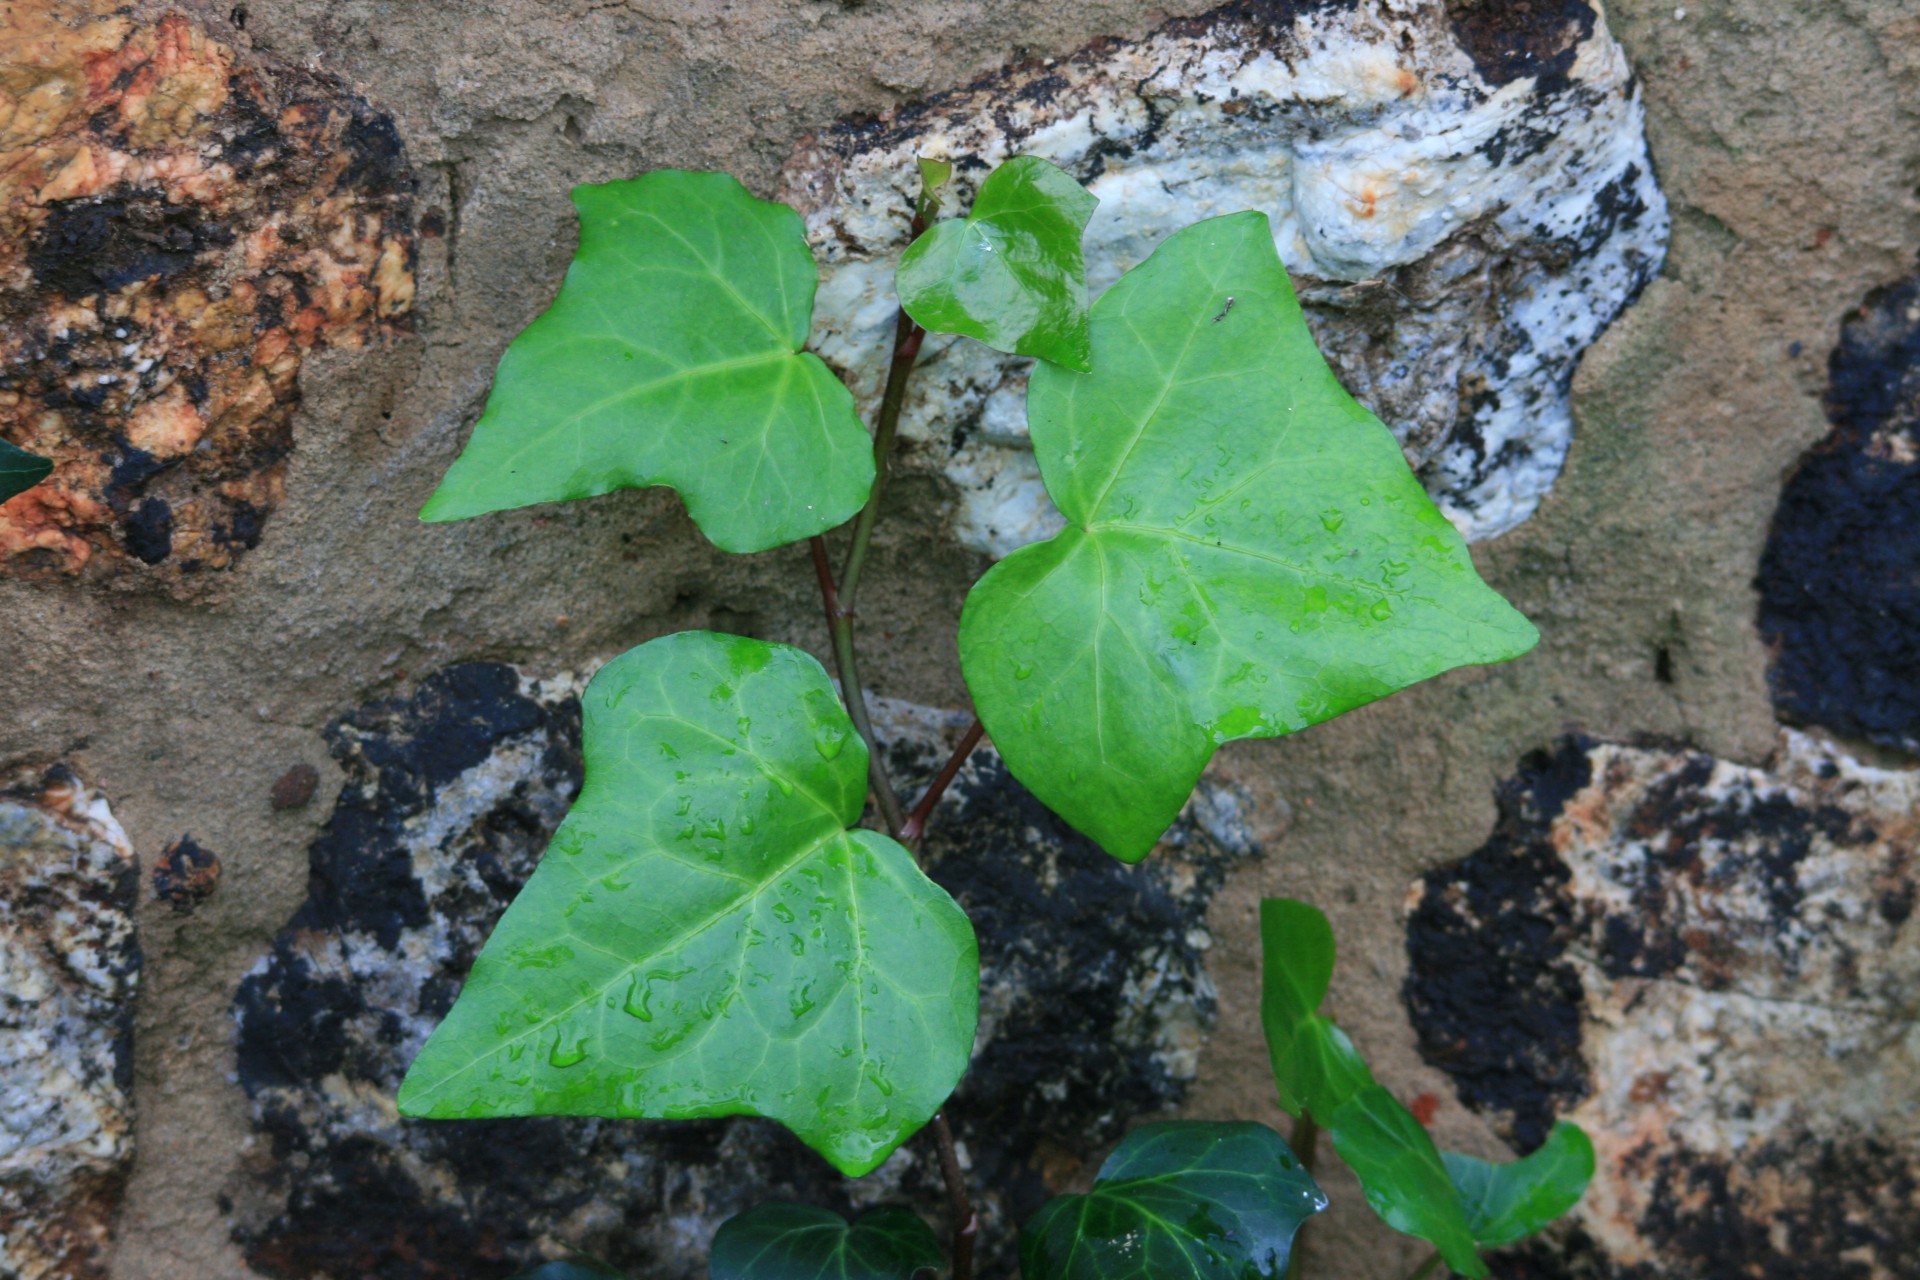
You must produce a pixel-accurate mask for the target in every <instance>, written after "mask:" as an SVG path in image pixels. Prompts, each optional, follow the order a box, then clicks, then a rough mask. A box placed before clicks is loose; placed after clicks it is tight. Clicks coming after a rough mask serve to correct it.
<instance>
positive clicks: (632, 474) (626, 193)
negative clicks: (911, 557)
mask: <svg viewBox="0 0 1920 1280" xmlns="http://www.w3.org/2000/svg"><path fill="white" fill-rule="evenodd" d="M573 203H574V207H575V208H577V209H578V210H579V212H580V249H579V252H578V253H577V254H576V255H575V256H574V260H573V265H572V267H570V268H569V269H568V271H567V280H566V284H565V285H564V286H563V287H562V288H561V290H560V296H559V297H557V298H555V299H554V302H553V306H551V307H550V308H548V309H547V311H546V313H545V314H544V315H542V316H540V317H539V318H538V319H537V320H535V321H534V322H533V323H532V324H530V325H528V326H527V327H526V329H525V330H524V331H523V332H522V333H521V334H520V336H519V337H517V338H515V339H514V340H513V344H512V345H511V346H509V347H508V348H507V353H506V355H505V356H503V357H502V358H501V360H500V369H499V372H498V373H497V374H496V375H495V377H494V383H493V394H492V395H491V396H489V397H488V399H487V408H486V412H485V413H483V414H482V415H481V416H480V421H479V423H478V424H477V425H476V426H475V427H474V429H473V437H472V439H470V440H469V441H468V442H467V447H466V450H465V451H464V452H463V453H461V455H460V456H459V458H458V459H456V460H455V462H454V464H453V466H452V467H451V468H449V469H448V471H447V476H446V479H445V480H443V481H442V482H441V484H440V488H439V489H438V490H437V491H436V492H435V493H434V495H433V497H432V498H431V499H430V500H429V501H428V503H427V505H426V507H425V509H423V510H422V511H421V513H420V516H421V518H422V519H423V520H460V519H465V518H466V517H468V516H475V515H480V514H482V513H483V512H488V511H499V510H503V509H505V508H508V507H524V506H528V505H530V504H532V503H536V502H556V501H561V500H564V499H570V498H588V497H592V496H594V495H596V494H602V493H609V492H611V491H613V490H615V489H639V488H644V487H646V486H648V485H659V484H665V485H671V486H673V487H674V488H675V489H677V490H679V492H680V496H681V497H682V498H683V499H685V501H686V504H687V511H688V513H689V514H690V515H691V516H692V517H693V520H694V523H696V524H698V525H699V526H700V529H701V531H702V532H703V533H705V534H706V535H707V537H709V538H711V539H712V540H713V541H714V543H715V544H717V545H718V546H720V547H723V548H725V549H726V550H728V551H762V550H765V549H766V548H768V547H774V546H779V545H781V544H782V543H787V542H793V541H796V540H798V539H801V538H806V537H809V536H811V535H813V534H816V533H821V532H824V531H825V530H827V529H831V528H833V527H834V526H835V525H838V524H840V523H842V522H843V521H845V520H847V519H848V518H849V517H851V516H852V515H853V514H854V513H855V512H856V511H858V510H859V509H860V507H861V505H862V504H863V503H864V502H865V501H866V499H867V492H868V490H869V489H870V488H871V487H872V485H873V446H872V444H871V443H870V441H869V440H868V437H867V433H866V430H865V428H864V427H862V426H861V425H860V419H859V417H858V415H857V414H856V413H855V412H854V407H853V397H852V396H851V395H850V394H849V393H848V391H847V389H846V388H845V387H844V386H842V385H841V384H840V382H839V380H838V379H837V378H835V377H834V376H833V374H832V373H831V372H830V371H829V370H828V369H827V366H826V365H824V364H823V363H821V361H820V359H819V358H818V357H817V356H814V355H812V354H810V353H807V352H804V351H802V350H801V348H802V347H803V346H804V345H805V343H806V341H807V331H808V328H809V326H810V325H811V323H812V316H813V292H814V286H815V284H816V282H817V273H816V269H815V267H814V262H813V256H812V254H811V253H810V252H809V251H808V249H807V242H806V238H805V235H804V234H803V232H802V229H801V223H800V217H799V215H798V214H796V213H794V211H793V210H791V209H789V208H787V207H786V206H785V205H782V204H771V203H768V202H766V201H762V200H756V199H754V198H753V197H752V196H751V195H749V194H747V190H746V188H744V187H742V186H741V185H740V184H739V183H738V182H736V181H734V180H733V179H732V178H730V177H728V176H726V175H725V174H720V173H684V172H681V171H678V170H673V169H663V170H660V171H658V172H655V173H649V174H646V175H644V176H642V177H639V178H635V179H633V180H631V181H628V182H609V183H606V184H604V185H599V186H581V187H575V188H574V191H573Z"/></svg>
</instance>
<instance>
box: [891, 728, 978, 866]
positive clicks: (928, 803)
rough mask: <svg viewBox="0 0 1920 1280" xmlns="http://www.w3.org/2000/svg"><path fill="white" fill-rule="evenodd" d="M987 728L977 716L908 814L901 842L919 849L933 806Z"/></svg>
mask: <svg viewBox="0 0 1920 1280" xmlns="http://www.w3.org/2000/svg"><path fill="white" fill-rule="evenodd" d="M984 732H985V730H984V729H983V728H982V727H981V725H980V721H979V720H978V719H977V718H976V719H975V720H974V722H973V724H972V725H970V726H969V727H968V729H967V732H966V736H965V737H963V738H961V739H960V745H959V746H957V747H955V748H954V749H953V754H952V755H950V756H948V757H947V762H946V764H944V765H942V766H941V767H940V776H939V777H937V778H935V779H934V780H933V785H932V786H930V787H928V788H927V794H925V795H923V796H921V797H920V803H919V804H916V805H915V806H913V812H912V813H910V814H908V815H907V825H906V826H904V827H901V828H900V842H901V843H902V844H904V845H906V846H907V847H908V848H909V849H917V848H918V846H919V844H920V838H921V837H922V836H924V835H926V834H927V820H928V819H929V818H931V817H932V816H933V807H934V806H935V805H937V804H939V803H940V797H941V796H943V795H945V794H946V793H947V788H948V787H949V786H951V785H952V784H953V780H954V778H955V776H956V775H958V774H959V772H960V766H961V765H963V764H965V763H966V760H967V757H968V756H970V755H972V754H973V749H974V748H975V747H977V746H979V745H980V735H981V734H982V733H984Z"/></svg>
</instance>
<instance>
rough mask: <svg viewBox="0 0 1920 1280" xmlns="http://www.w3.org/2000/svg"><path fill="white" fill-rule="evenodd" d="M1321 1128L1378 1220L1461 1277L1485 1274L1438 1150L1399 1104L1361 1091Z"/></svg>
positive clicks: (1372, 1088)
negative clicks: (1414, 1239)
mask: <svg viewBox="0 0 1920 1280" xmlns="http://www.w3.org/2000/svg"><path fill="white" fill-rule="evenodd" d="M1322 1123H1323V1124H1324V1125H1325V1126H1326V1128H1327V1132H1328V1135H1329V1136H1330V1137H1331V1138H1332V1139H1333V1149H1334V1150H1335V1151H1336V1152H1338V1153H1339V1155H1340V1158H1341V1159H1342V1160H1344V1161H1346V1163H1347V1167H1348V1168H1349V1169H1352V1170H1353V1173H1354V1176H1355V1177H1357V1178H1359V1179H1360V1186H1361V1189H1362V1190H1363V1191H1365V1192H1366V1195H1367V1204H1368V1205H1370V1206H1371V1207H1372V1208H1373V1211H1374V1212H1375V1213H1377V1214H1379V1215H1380V1218H1381V1220H1382V1221H1384V1222H1385V1223H1386V1224H1387V1225H1388V1226H1390V1227H1392V1228H1393V1229H1394V1230H1396V1231H1404V1232H1406V1233H1407V1234H1408V1235H1411V1236H1419V1237H1420V1238H1421V1239H1422V1240H1425V1241H1427V1242H1429V1243H1430V1244H1432V1245H1433V1247H1434V1248H1436V1249H1438V1250H1439V1251H1440V1256H1441V1257H1442V1258H1444V1259H1445V1260H1446V1263H1447V1265H1448V1266H1449V1267H1452V1268H1453V1270H1454V1271H1455V1272H1457V1273H1458V1274H1460V1275H1463V1276H1484V1275H1486V1274H1487V1265H1486V1263H1484V1262H1482V1261H1481V1260H1480V1254H1479V1252H1478V1251H1477V1250H1475V1248H1474V1247H1473V1246H1474V1240H1473V1232H1472V1230H1471V1229H1470V1228H1469V1227H1468V1225H1467V1215H1466V1209H1465V1207H1464V1206H1462V1204H1461V1203H1460V1195H1459V1193H1458V1192H1457V1191H1455V1190H1454V1187H1453V1182H1452V1180H1451V1179H1449V1178H1448V1177H1447V1170H1446V1166H1445V1165H1443V1164H1441V1162H1440V1151H1439V1149H1438V1148H1437V1147H1435V1146H1434V1145H1433V1139H1432V1138H1431V1137H1429V1136H1427V1131H1426V1130H1425V1129H1424V1128H1422V1127H1421V1124H1420V1122H1419V1121H1418V1120H1416V1119H1414V1117H1413V1113H1412V1112H1410V1111H1408V1110H1407V1109H1406V1108H1405V1107H1404V1106H1402V1105H1400V1102H1399V1100H1398V1099H1396V1098H1395V1097H1394V1096H1393V1095H1392V1094H1391V1093H1389V1092H1387V1090H1386V1089H1385V1088H1383V1087H1382V1086H1380V1085H1377V1084H1369V1085H1364V1086H1362V1087H1361V1088H1360V1089H1358V1090H1356V1091H1355V1092H1354V1094H1353V1096H1352V1097H1350V1098H1348V1099H1347V1100H1346V1101H1345V1102H1343V1103H1341V1104H1340V1106H1339V1107H1338V1108H1337V1109H1336V1110H1335V1111H1334V1113H1333V1115H1332V1117H1331V1118H1330V1119H1329V1120H1325V1121H1322Z"/></svg>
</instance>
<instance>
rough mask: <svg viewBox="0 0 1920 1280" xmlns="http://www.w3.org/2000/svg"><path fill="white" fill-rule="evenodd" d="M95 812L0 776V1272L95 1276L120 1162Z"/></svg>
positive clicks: (120, 1103) (104, 868)
mask: <svg viewBox="0 0 1920 1280" xmlns="http://www.w3.org/2000/svg"><path fill="white" fill-rule="evenodd" d="M138 889H139V872H138V870H137V868H136V865H135V862H134V857H133V850H132V849H130V848H128V846H127V838H126V835H125V833H123V832H122V831H121V830H120V824H119V823H118V822H116V821H114V818H113V814H112V812H111V811H110V810H109V809H108V808H107V802H106V801H105V800H104V799H103V798H102V797H101V796H100V795H99V794H98V793H97V792H94V791H92V790H89V789H88V788H87V787H86V786H85V785H83V784H82V783H81V782H80V781H79V780H78V779H76V778H75V777H74V775H73V774H72V773H71V772H69V771H68V770H66V769H65V768H63V767H60V766H55V767H53V768H51V769H46V770H38V769H36V770H28V771H23V772H16V773H14V774H12V775H10V776H7V777H0V1276H4V1277H6V1280H104V1277H105V1276H106V1275H107V1274H108V1272H107V1256H108V1247H109V1244H110V1242H111V1237H112V1233H113V1224H114V1218H115V1216H116V1214H117V1213H118V1211H119V1208H120V1200H121V1196H122V1194H123V1193H124V1191H125V1187H126V1180H127V1173H128V1171H129V1170H130V1169H131V1168H132V1166H133V1151H134V1134H133V1098H132V1087H133V998H134V991H135V988H136V986H137V984H138V980H139V975H140V948H139V946H138V944H137V942H136V941H135V937H134V924H133V906H134V898H135V896H136V894H137V892H138Z"/></svg>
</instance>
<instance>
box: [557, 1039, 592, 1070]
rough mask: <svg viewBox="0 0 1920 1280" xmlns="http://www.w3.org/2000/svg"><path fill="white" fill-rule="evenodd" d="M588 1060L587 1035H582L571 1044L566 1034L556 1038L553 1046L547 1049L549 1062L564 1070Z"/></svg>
mask: <svg viewBox="0 0 1920 1280" xmlns="http://www.w3.org/2000/svg"><path fill="white" fill-rule="evenodd" d="M586 1060H587V1038H586V1037H585V1036H581V1037H580V1038H579V1039H578V1040H575V1041H574V1042H573V1043H572V1044H571V1045H569V1044H568V1043H567V1040H566V1037H565V1036H564V1035H562V1036H559V1037H557V1038H556V1039H555V1040H554V1042H553V1048H551V1049H549V1050H548V1051H547V1062H548V1063H549V1064H550V1065H552V1066H556V1067H560V1068H561V1069H563V1070H564V1069H565V1068H567V1067H573V1066H578V1065H579V1064H580V1063H582V1062H585V1061H586Z"/></svg>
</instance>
